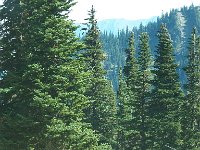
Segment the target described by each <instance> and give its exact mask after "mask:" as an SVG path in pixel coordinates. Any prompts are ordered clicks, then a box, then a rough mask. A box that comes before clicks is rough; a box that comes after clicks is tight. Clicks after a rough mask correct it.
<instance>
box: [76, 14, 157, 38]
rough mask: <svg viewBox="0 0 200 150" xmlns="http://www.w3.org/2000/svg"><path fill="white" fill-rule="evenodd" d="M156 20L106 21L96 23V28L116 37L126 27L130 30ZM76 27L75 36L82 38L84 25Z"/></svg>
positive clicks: (152, 18) (153, 18)
mask: <svg viewBox="0 0 200 150" xmlns="http://www.w3.org/2000/svg"><path fill="white" fill-rule="evenodd" d="M156 20H157V17H151V18H149V19H140V20H127V19H106V20H102V21H98V27H99V29H100V30H101V32H104V31H107V32H111V33H113V34H115V35H116V34H117V33H118V31H119V30H122V29H126V28H127V27H128V28H129V29H132V28H133V27H139V26H140V24H141V23H142V24H143V25H144V26H146V25H147V24H148V23H149V22H155V21H156ZM77 25H78V26H80V27H79V28H78V29H77V31H76V34H77V35H78V36H80V37H82V35H83V34H84V31H81V29H82V28H84V27H85V25H83V24H77Z"/></svg>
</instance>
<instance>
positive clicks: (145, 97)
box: [135, 33, 153, 150]
mask: <svg viewBox="0 0 200 150" xmlns="http://www.w3.org/2000/svg"><path fill="white" fill-rule="evenodd" d="M152 64H153V62H152V59H151V50H150V47H149V37H148V34H147V33H141V35H140V37H139V53H138V81H139V82H138V85H139V86H138V99H137V101H138V105H136V107H135V109H136V111H137V116H138V120H139V124H138V127H137V130H138V131H139V132H140V137H141V139H140V149H141V150H146V149H147V148H148V146H147V145H148V140H147V139H148V130H149V128H148V125H149V119H150V118H149V116H148V111H147V110H148V102H149V101H150V92H151V89H152V85H151V81H152V73H151V66H152Z"/></svg>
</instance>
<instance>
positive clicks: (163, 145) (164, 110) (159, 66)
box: [150, 24, 183, 149]
mask: <svg viewBox="0 0 200 150" xmlns="http://www.w3.org/2000/svg"><path fill="white" fill-rule="evenodd" d="M157 36H158V41H159V43H158V45H157V51H156V58H155V63H154V70H153V74H154V81H153V86H154V89H153V92H152V98H151V102H150V104H151V105H150V115H151V121H152V123H151V124H152V128H151V129H150V131H151V132H150V134H151V141H152V143H153V147H152V149H168V148H169V147H171V148H178V147H179V146H180V144H181V141H180V133H181V126H180V108H181V105H182V97H183V94H182V90H181V88H180V82H179V78H178V74H177V72H176V69H177V65H176V64H175V59H174V56H173V55H174V49H173V46H172V41H171V38H170V35H169V33H168V30H167V28H166V26H165V25H164V24H162V25H161V27H160V30H159V32H158V35H157Z"/></svg>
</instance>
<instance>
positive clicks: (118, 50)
mask: <svg viewBox="0 0 200 150" xmlns="http://www.w3.org/2000/svg"><path fill="white" fill-rule="evenodd" d="M162 23H164V24H165V25H166V27H167V29H168V31H169V33H170V35H171V39H172V41H173V47H174V49H175V51H174V55H175V59H176V63H177V64H179V66H178V73H179V76H180V81H181V85H182V86H183V85H184V84H185V83H186V80H187V79H186V74H185V71H183V70H182V68H184V67H185V66H186V65H187V61H186V59H185V57H186V56H187V54H188V49H187V47H188V37H190V34H191V32H192V28H193V27H194V26H195V27H196V28H197V31H198V32H199V31H200V6H194V5H191V6H189V7H186V6H185V7H182V8H180V9H172V10H171V11H170V12H169V13H168V12H167V13H163V14H162V15H161V16H159V17H157V20H156V21H154V22H149V23H148V24H147V25H143V24H140V26H139V27H133V28H131V27H129V28H127V29H123V30H121V31H119V32H118V34H114V33H112V32H109V31H103V32H102V33H101V41H102V44H103V49H104V50H105V51H106V53H107V54H108V59H107V60H106V62H105V68H106V70H107V71H108V78H109V79H111V80H112V83H113V87H114V90H115V91H117V89H118V70H119V68H120V67H121V66H122V67H124V65H125V62H126V60H125V59H126V53H125V51H124V49H126V48H127V45H128V38H129V37H130V31H131V32H134V40H135V48H136V53H138V49H137V47H138V46H139V36H140V34H141V33H142V32H147V33H148V34H149V46H150V48H151V52H152V55H153V56H154V55H155V53H156V48H155V47H156V46H157V44H158V38H157V37H156V34H157V31H158V30H160V29H159V28H160V26H161V24H162Z"/></svg>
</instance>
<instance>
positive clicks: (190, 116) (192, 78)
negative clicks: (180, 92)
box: [182, 28, 200, 149]
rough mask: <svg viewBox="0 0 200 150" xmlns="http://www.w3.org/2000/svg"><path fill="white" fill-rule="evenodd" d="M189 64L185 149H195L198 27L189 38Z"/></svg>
mask: <svg viewBox="0 0 200 150" xmlns="http://www.w3.org/2000/svg"><path fill="white" fill-rule="evenodd" d="M188 51H189V54H188V56H187V58H188V65H187V66H186V67H185V71H186V75H187V84H186V85H185V89H186V96H185V100H184V105H183V108H182V109H183V118H182V119H183V121H182V127H183V147H182V148H183V149H195V148H199V146H200V140H199V139H200V132H199V129H200V119H199V117H200V97H199V95H200V37H199V36H197V31H196V28H194V29H193V31H192V33H191V37H190V40H189V47H188Z"/></svg>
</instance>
